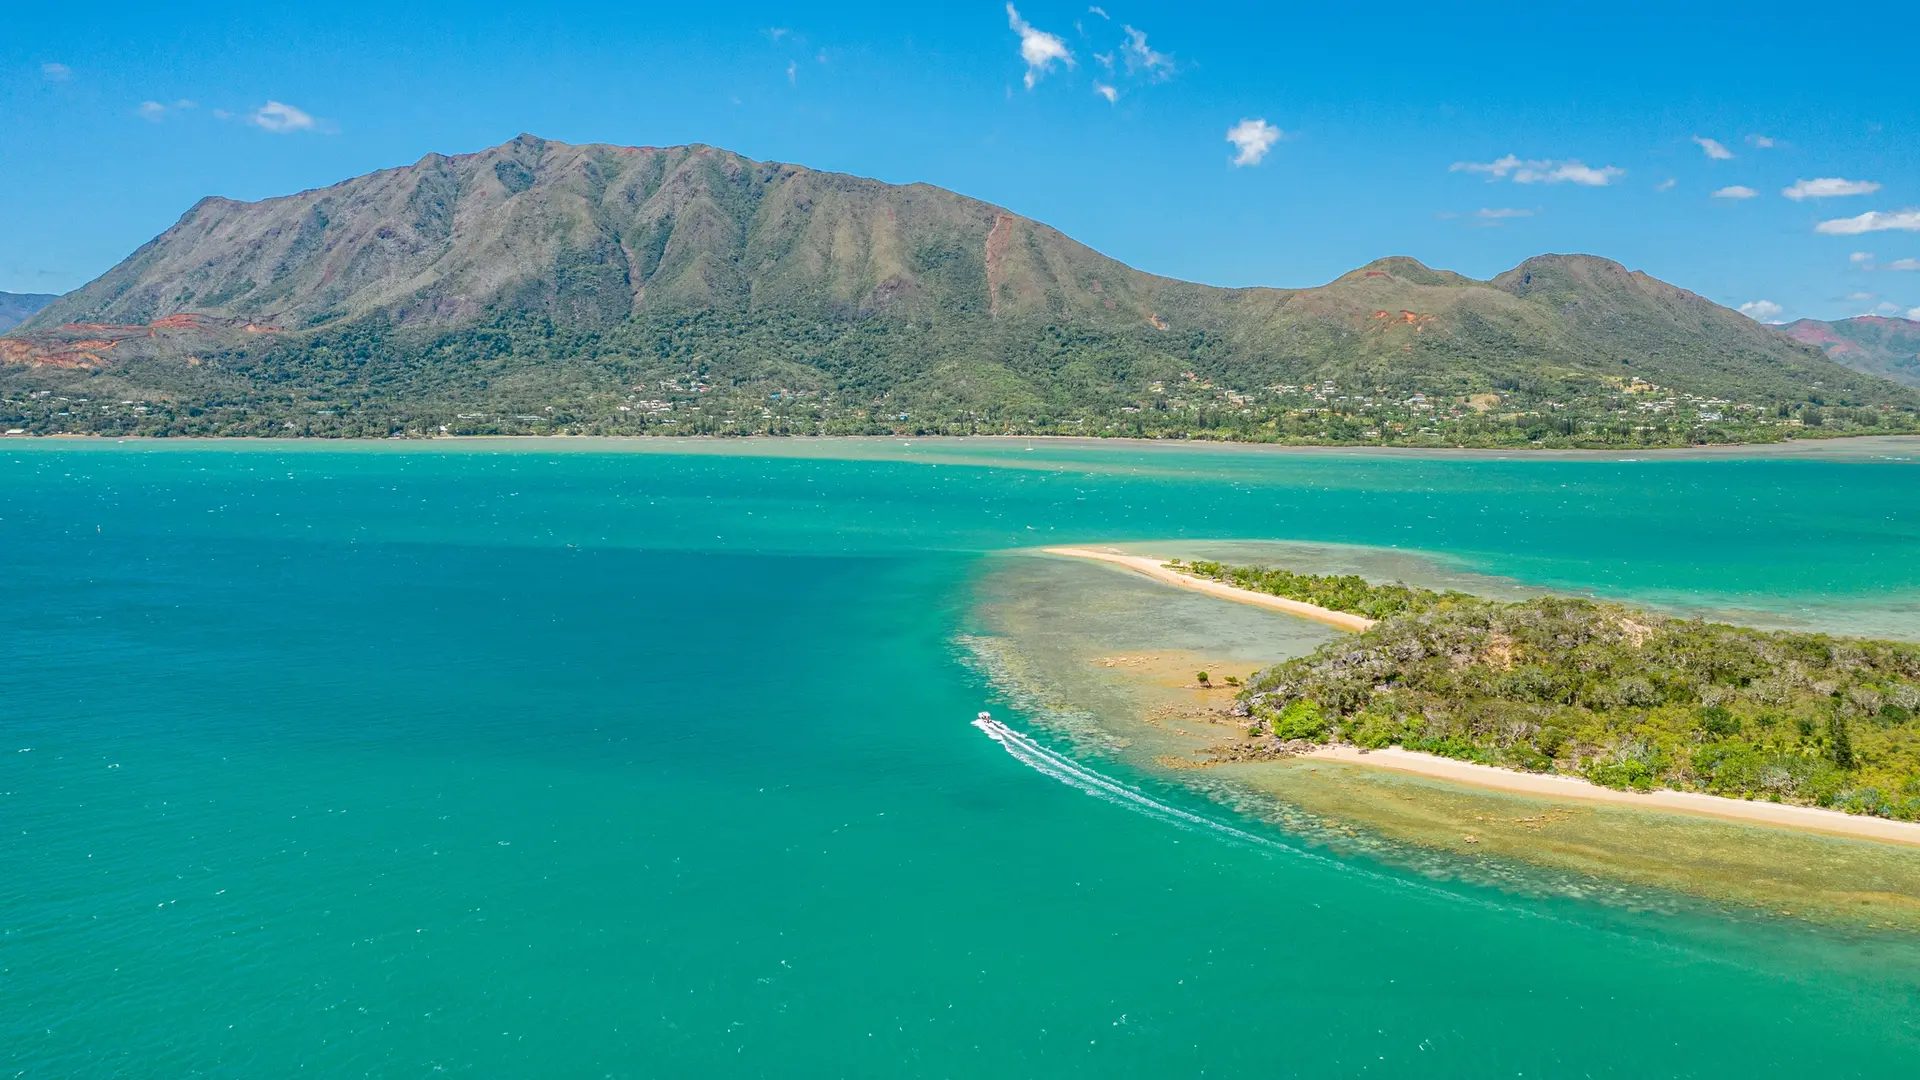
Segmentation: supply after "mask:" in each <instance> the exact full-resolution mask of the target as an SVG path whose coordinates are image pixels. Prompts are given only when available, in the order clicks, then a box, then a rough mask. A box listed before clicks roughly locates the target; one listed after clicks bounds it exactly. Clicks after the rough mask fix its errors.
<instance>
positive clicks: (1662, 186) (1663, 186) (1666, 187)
mask: <svg viewBox="0 0 1920 1080" xmlns="http://www.w3.org/2000/svg"><path fill="white" fill-rule="evenodd" d="M1679 182H1680V181H1678V180H1675V179H1674V178H1673V177H1671V176H1669V177H1667V178H1666V179H1665V180H1662V181H1660V182H1659V183H1657V184H1655V185H1653V190H1655V191H1672V190H1673V185H1675V184H1677V183H1679Z"/></svg>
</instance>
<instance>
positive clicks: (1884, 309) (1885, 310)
mask: <svg viewBox="0 0 1920 1080" xmlns="http://www.w3.org/2000/svg"><path fill="white" fill-rule="evenodd" d="M1873 310H1875V311H1877V312H1879V313H1880V314H1882V315H1891V314H1893V313H1894V312H1896V311H1899V310H1900V305H1899V304H1896V303H1894V302H1893V301H1891V300H1882V301H1881V302H1880V303H1878V304H1875V305H1874V308H1873Z"/></svg>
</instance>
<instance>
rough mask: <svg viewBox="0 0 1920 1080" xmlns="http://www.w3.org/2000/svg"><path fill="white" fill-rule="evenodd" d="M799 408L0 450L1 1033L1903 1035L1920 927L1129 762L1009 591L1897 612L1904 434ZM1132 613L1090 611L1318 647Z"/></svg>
mask: <svg viewBox="0 0 1920 1080" xmlns="http://www.w3.org/2000/svg"><path fill="white" fill-rule="evenodd" d="M816 446H817V447H818V449H817V450H816V448H815V447H816ZM767 449H768V448H767V446H766V444H747V445H740V444H733V445H728V446H721V447H715V446H712V445H705V444H703V445H698V446H691V447H684V446H683V447H675V446H672V445H664V444H654V445H650V446H648V447H645V448H642V449H639V450H634V449H630V448H626V447H617V446H608V445H605V444H584V445H574V446H564V447H560V446H555V445H553V444H546V445H541V444H514V445H509V446H504V447H502V446H498V445H490V444H481V445H473V444H466V445H455V446H441V445H436V446H431V447H426V448H418V447H398V448H389V447H324V446H323V447H314V446H297V447H284V446H271V445H248V446H239V447H205V446H192V445H159V446H154V445H132V444H128V445H121V446H116V445H111V444H96V443H73V444H62V445H48V444H44V443H32V444H27V443H8V444H4V445H0V560H3V561H0V565H4V567H5V569H6V576H5V580H4V585H5V589H6V593H5V597H6V607H5V615H6V617H5V619H4V620H3V621H0V743H4V746H0V749H3V750H4V751H5V753H4V754H0V868H4V873H3V874H0V1064H4V1065H5V1066H7V1067H8V1069H7V1074H8V1075H15V1074H17V1075H21V1076H34V1077H67V1076H169V1077H171V1076H182V1075H225V1076H237V1075H249V1076H251V1075H285V1074H291V1073H294V1072H296V1071H301V1072H305V1073H307V1074H309V1075H325V1076H331V1075H380V1076H399V1075H420V1074H426V1073H430V1072H434V1071H442V1070H444V1071H449V1072H463V1073H466V1074H469V1075H542V1076H589V1075H591V1076H608V1075H611V1076H715V1075H721V1076H748V1075H752V1076H759V1075H780V1076H793V1075H863V1076H930V1077H933V1076H940V1077H951V1076H980V1077H1001V1076H1051V1075H1067V1074H1074V1075H1101V1076H1166V1075H1198V1074H1201V1073H1206V1074H1208V1075H1249V1076H1254V1075H1257V1076H1275V1075H1283V1076H1285V1075H1297V1076H1313V1077H1321V1076H1341V1075H1383V1076H1408V1075H1420V1076H1459V1077H1481V1076H1491V1075H1524V1076H1569V1075H1580V1076H1633V1077H1643V1076H1757V1075H1784V1074H1790V1073H1794V1072H1812V1071H1814V1070H1816V1069H1817V1070H1818V1071H1819V1074H1820V1075H1823V1076H1853V1075H1876V1076H1878V1075H1890V1074H1894V1073H1897V1072H1899V1071H1902V1070H1904V1069H1905V1068H1907V1067H1910V1065H1911V1063H1912V1062H1913V1061H1914V1060H1920V1028H1917V1027H1916V1019H1915V1018H1916V1016H1917V1015H1920V1013H1916V1005H1920V974H1917V973H1920V963H1917V962H1916V961H1920V951H1916V949H1915V948H1914V946H1913V945H1912V938H1911V937H1910V936H1909V935H1908V934H1905V933H1901V932H1894V931H1885V930H1874V929H1869V928H1843V927H1836V926H1832V925H1826V924H1821V923H1817V922H1808V921H1805V920H1802V919H1798V918H1787V917H1763V915H1762V914H1761V913H1756V912H1754V911H1752V910H1751V909H1749V908H1746V907H1741V906H1739V905H1728V906H1726V907H1725V908H1724V909H1723V908H1722V907H1720V906H1717V905H1715V904H1712V903H1708V902H1705V901H1698V900H1696V899H1692V898H1687V897H1679V898H1669V897H1668V896H1667V894H1665V893H1663V892H1661V891H1660V890H1659V889H1658V888H1655V887H1653V886H1650V885H1647V884H1646V883H1638V884H1635V883H1631V882H1629V883H1626V884H1624V885H1622V886H1621V888H1623V889H1626V890H1627V893H1626V894H1623V895H1626V899H1625V900H1619V899H1617V898H1611V897H1604V896H1591V895H1584V894H1583V893H1581V891H1580V890H1577V889H1567V888H1564V887H1561V886H1563V885H1564V884H1565V883H1566V882H1567V881H1571V880H1573V877H1574V875H1572V874H1571V872H1566V873H1562V874H1560V876H1558V877H1555V876H1553V874H1552V873H1549V872H1547V871H1530V870H1528V869H1526V868H1525V867H1518V868H1515V867H1514V866H1510V865H1509V864H1507V863H1504V862H1502V861H1500V860H1499V859H1483V858H1480V857H1479V856H1466V855H1455V854H1449V853H1448V852H1447V851H1446V850H1444V849H1443V848H1440V847H1423V846H1422V845H1420V844H1419V843H1418V842H1417V840H1418V837H1411V836H1408V835H1393V834H1391V833H1388V832H1379V831H1369V830H1367V829H1358V830H1346V829H1342V828H1339V827H1330V826H1329V825H1328V824H1327V823H1326V820H1325V819H1326V817H1327V815H1325V814H1322V813H1315V812H1310V811H1308V810H1300V811H1299V812H1297V813H1293V815H1292V816H1289V812H1287V807H1288V806H1289V805H1290V804H1288V802H1287V799H1286V793H1285V792H1268V793H1266V794H1265V795H1264V796H1262V797H1259V798H1256V797H1255V796H1254V795H1247V796H1245V801H1244V804H1237V803H1236V802H1235V799H1236V798H1240V797H1241V796H1236V795H1233V794H1231V793H1229V792H1228V791H1226V790H1225V789H1221V788H1217V787H1210V786H1209V785H1208V784H1206V783H1202V784H1195V783H1192V782H1189V780H1187V779H1185V778H1183V776H1180V775H1173V774H1163V773H1162V772H1159V771H1156V769H1155V768H1154V767H1153V766H1152V762H1151V755H1148V756H1147V757H1130V756H1129V753H1128V750H1129V747H1128V746H1121V745H1118V744H1117V742H1116V736H1115V734H1114V731H1115V728H1114V727H1113V725H1112V723H1110V722H1109V723H1105V724H1102V723H1100V722H1097V721H1099V720H1101V719H1102V717H1101V716H1099V715H1097V714H1100V713H1101V712H1102V711H1103V710H1110V711H1111V712H1112V713H1113V715H1114V716H1118V715H1120V713H1122V712H1124V711H1125V710H1126V709H1128V708H1133V707H1135V706H1137V704H1138V700H1139V699H1138V697H1137V695H1135V694H1134V692H1132V691H1127V690H1124V689H1115V688H1114V687H1115V685H1116V684H1113V683H1110V682H1105V681H1102V677H1101V676H1100V675H1098V673H1097V672H1096V673H1095V674H1094V675H1093V676H1092V677H1089V678H1086V679H1082V680H1081V681H1080V682H1079V683H1078V684H1077V685H1078V686H1079V687H1080V689H1077V690H1076V689H1073V688H1072V687H1071V686H1070V685H1068V684H1069V683H1071V682H1072V679H1073V678H1074V676H1072V675H1071V673H1072V672H1074V671H1078V670H1081V669H1079V668H1075V667H1074V666H1073V665H1071V664H1066V663H1055V662H1049V661H1047V660H1046V659H1045V654H1046V650H1047V647H1048V646H1047V641H1048V640H1049V639H1048V637H1047V635H1041V636H1040V637H1039V638H1033V637H1028V638H1027V639H1025V641H1024V642H1022V641H1019V640H1016V639H1015V638H1013V637H1009V636H1007V635H1005V634H1003V633H1001V632H1000V631H1001V630H1004V629H1005V626H1006V623H1005V617H1006V615H1007V613H1009V612H1015V613H1017V612H1018V611H1019V609H1020V605H1019V603H1018V602H1017V601H1018V597H1009V596H1008V595H1007V594H1006V593H1005V591H1004V590H1002V591H999V592H996V591H995V590H996V588H997V587H998V586H997V585H996V583H999V584H1000V585H1004V583H1005V582H1006V581H1008V580H1013V579H1009V578H1007V577H1005V576H1004V575H1005V574H1006V573H1007V572H1008V571H1007V567H1008V566H1010V565H1013V564H1014V562H1015V561H1017V560H1021V559H1027V560H1029V562H1030V563H1031V564H1034V565H1041V564H1044V563H1046V561H1045V560H1040V559H1036V558H1031V557H1029V556H1020V555H1009V554H1003V553H1004V552H1007V551H1009V550H1010V549H1020V548H1029V547H1033V546H1038V545H1042V544H1048V543H1061V542H1126V541H1153V542H1157V543H1164V544H1169V545H1174V544H1179V543H1183V542H1190V543H1195V544H1202V545H1204V543H1205V542H1209V541H1212V542H1219V541H1251V540H1275V539H1280V540H1289V541H1295V542H1302V543H1306V544H1309V545H1313V546H1312V547H1311V548H1309V549H1303V550H1302V557H1303V558H1306V557H1312V558H1321V559H1325V560H1327V565H1334V564H1338V563H1340V562H1341V560H1348V561H1360V562H1366V561H1368V560H1383V559H1384V560H1389V561H1394V560H1399V561H1398V562H1396V563H1395V565H1401V566H1405V567H1407V568H1408V569H1407V574H1408V575H1418V574H1420V573H1429V574H1433V575H1437V576H1448V575H1453V576H1462V577H1471V578H1472V579H1473V580H1475V581H1480V582H1483V583H1486V584H1488V585H1489V587H1499V588H1510V589H1514V590H1519V591H1524V590H1525V589H1527V588H1530V587H1548V588H1555V589H1567V590H1577V591H1592V592H1596V593H1600V594H1603V595H1610V596H1623V597H1629V598H1635V599H1639V600H1641V601H1644V602H1651V603H1658V604H1663V605H1668V606H1675V607H1681V608H1689V609H1692V610H1711V611H1722V612H1737V613H1742V617H1750V618H1753V619H1755V620H1757V621H1774V622H1780V623H1787V624H1794V625H1803V626H1811V627H1818V628H1822V629H1829V630H1835V631H1840V632H1848V631H1851V632H1860V633H1867V632H1872V633H1887V634H1900V635H1903V636H1920V500H1916V499H1915V498H1913V492H1914V491H1915V480H1916V477H1920V473H1917V472H1916V471H1915V469H1914V467H1913V465H1912V464H1911V460H1912V458H1911V455H1910V454H1908V456H1907V457H1906V458H1905V459H1904V460H1903V459H1902V457H1901V455H1902V454H1904V453H1907V452H1906V451H1905V450H1904V449H1902V448H1901V447H1899V446H1895V447H1894V448H1893V449H1892V450H1891V451H1888V452H1877V453H1876V454H1874V455H1867V456H1862V457H1860V459H1859V460H1828V459H1822V458H1820V457H1817V456H1816V457H1800V456H1783V457H1760V458H1728V457H1713V456H1707V457H1701V458H1691V459H1660V460H1654V461H1638V462H1620V461H1608V460H1595V459H1561V460H1518V461H1516V460H1505V459H1499V458H1490V457H1472V458H1449V459H1427V458H1418V457H1378V456H1376V457H1368V456H1359V455H1305V454H1278V453H1257V452H1248V451H1237V450H1219V449H1209V448H1160V447H1148V448H1141V447H1086V446H1080V445H1073V444H1048V443H1041V444H1037V445H1036V446H1035V448H1034V449H1031V450H1029V449H1027V448H1026V446H1025V445H1024V444H1020V443H1017V442H999V443H966V444H953V443H944V444H943V443H921V444H914V445H912V446H904V447H903V446H898V445H897V444H893V443H886V442H876V443H866V444H814V445H808V444H780V445H778V446H777V447H774V448H771V450H772V452H763V451H765V450H767ZM815 453H817V454H819V455H821V456H809V455H810V454H815ZM1380 549H1390V550H1386V551H1384V552H1383V551H1382V550H1380ZM1396 551H1397V554H1396ZM1422 567H1424V568H1426V569H1424V570H1422V569H1420V568H1422ZM1084 569H1086V568H1081V567H1074V570H1076V571H1079V570H1084ZM1061 572H1062V573H1064V572H1066V571H1061ZM1099 572H1101V573H1105V571H1099ZM1489 579H1491V580H1489ZM1111 585H1112V582H1110V581H1109V582H1105V583H1104V584H1103V585H1102V586H1101V587H1100V588H1098V589H1094V588H1089V589H1088V590H1086V591H1084V592H1083V593H1082V595H1083V596H1085V597H1087V598H1088V599H1087V603H1088V604H1097V603H1102V602H1109V601H1101V600H1099V599H1098V597H1100V596H1110V597H1111V596H1121V595H1124V594H1123V593H1120V592H1113V591H1111V589H1109V588H1108V586H1111ZM1114 587H1115V588H1117V587H1118V586H1114ZM1140 587H1142V588H1144V587H1146V584H1145V583H1141V586H1140ZM1196 599H1199V598H1196ZM1113 602H1117V601H1113ZM1219 607H1225V605H1219ZM1156 610H1164V611H1166V612H1169V614H1167V615H1165V616H1164V617H1163V620H1162V622H1161V623H1160V624H1158V625H1151V626H1149V625H1141V626H1139V627H1133V628H1125V629H1123V630H1122V631H1121V632H1119V633H1117V634H1116V636H1115V637H1114V639H1113V642H1114V645H1115V648H1116V650H1118V651H1116V652H1115V654H1114V655H1122V654H1124V653H1125V652H1126V650H1127V649H1135V651H1136V652H1150V651H1154V650H1169V651H1172V650H1178V649H1180V648H1190V650H1191V651H1194V652H1196V653H1200V654H1209V655H1213V656H1217V657H1218V658H1219V659H1220V660H1231V661H1234V662H1241V661H1257V660H1259V659H1261V657H1262V655H1263V654H1264V651H1266V650H1271V649H1275V648H1281V649H1297V648H1309V647H1311V645H1312V644H1313V641H1314V640H1315V637H1314V635H1316V634H1319V633H1321V631H1318V630H1317V629H1313V628H1306V629H1301V628H1300V626H1299V624H1288V625H1286V626H1285V627H1284V628H1276V627H1281V624H1280V623H1278V622H1277V621H1275V620H1271V619H1265V620H1253V621H1239V622H1236V621H1234V619H1235V618H1236V617H1235V616H1226V615H1220V616H1217V617H1215V616H1212V615H1206V614H1204V613H1201V614H1179V613H1178V612H1180V611H1186V612H1190V613H1191V612H1193V611H1194V610H1196V609H1185V608H1179V609H1176V608H1171V607H1170V608H1164V609H1156ZM1029 614H1031V612H1029ZM1250 614H1258V613H1250ZM1098 622H1099V620H1097V619H1092V620H1089V619H1084V618H1083V619H1082V620H1081V621H1080V622H1079V623H1078V624H1077V625H1079V626H1082V627H1085V626H1092V625H1097V624H1098ZM1136 632H1137V634H1138V635H1139V639H1138V640H1137V641H1134V642H1131V643H1130V642H1129V641H1128V638H1127V635H1128V633H1136ZM1070 636H1071V635H1069V634H1067V633H1066V631H1065V630H1064V629H1063V630H1062V631H1061V633H1060V634H1058V635H1054V639H1055V640H1056V644H1057V645H1058V648H1059V649H1060V650H1062V655H1064V654H1065V652H1067V651H1071V648H1074V647H1078V646H1075V645H1073V643H1072V642H1071V641H1070V640H1068V639H1069V638H1070ZM1183 641H1185V643H1186V644H1185V645H1183V644H1182V642H1183ZM1135 646H1138V648H1137V649H1136V648H1135ZM1184 659H1185V658H1184V657H1175V658H1173V659H1170V660H1168V661H1167V663H1169V664H1173V663H1183V662H1184ZM1021 665H1026V666H1027V667H1028V668H1029V669H1030V670H1031V671H1043V670H1044V671H1052V672H1056V673H1067V674H1063V675H1058V676H1056V677H1055V681H1053V682H1050V683H1046V690H1045V693H1041V694H1037V695H1033V694H1028V693H1027V692H1026V691H1025V690H1023V689H1022V687H1023V686H1029V685H1032V683H1031V682H1027V683H1023V682H1022V680H1021V678H1019V677H1018V672H1017V671H1015V672H1012V673H1011V674H1010V670H1011V668H1018V667H1020V666H1021ZM1010 666H1011V668H1010ZM1088 670H1092V669H1088ZM1100 670H1105V669H1100ZM1062 679H1064V680H1066V682H1061V681H1060V680H1062ZM1062 686H1066V687H1067V688H1066V689H1061V687H1062ZM1047 694H1052V695H1054V696H1055V697H1057V698H1061V699H1063V700H1061V701H1054V702H1049V701H1047V700H1044V698H1045V697H1046V696H1047ZM1103 694H1104V695H1107V696H1106V697H1104V698H1103V697H1102V695H1103ZM1067 698H1071V699H1073V700H1072V701H1066V700H1064V699H1067ZM1170 700H1171V699H1170ZM1103 702H1105V704H1103ZM1061 704H1068V705H1071V706H1072V708H1068V709H1064V710H1062V709H1057V708H1055V707H1054V706H1057V705H1061ZM982 708H986V709H991V710H993V711H994V713H995V715H996V716H997V717H998V718H1000V719H1002V720H1005V721H1006V722H1007V723H1008V724H1009V725H1010V726H1011V733H1010V735H1011V738H1003V739H999V740H996V739H995V738H991V737H989V735H988V733H986V732H983V731H982V730H980V729H979V728H977V727H975V726H974V725H973V723H972V722H971V721H972V720H973V718H974V715H975V713H977V712H978V711H979V710H980V709H982ZM1075 709H1078V710H1079V711H1080V712H1082V713H1086V714H1088V716H1083V717H1082V718H1081V720H1079V721H1076V720H1075V719H1074V715H1073V713H1074V710H1075ZM1105 719H1107V720H1109V721H1111V719H1112V717H1106V718H1105ZM1171 723H1172V724H1174V725H1176V726H1177V725H1178V724H1179V723H1180V721H1178V720H1177V719H1176V720H1173V721H1171ZM1122 738H1124V736H1122ZM1256 794H1257V793H1256ZM1308 794H1310V793H1308ZM1301 797H1302V798H1306V797H1307V796H1306V795H1302V796H1301ZM1349 831H1351V832H1352V833H1353V835H1348V833H1349ZM1635 890H1637V891H1635Z"/></svg>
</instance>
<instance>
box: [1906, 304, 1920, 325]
mask: <svg viewBox="0 0 1920 1080" xmlns="http://www.w3.org/2000/svg"><path fill="white" fill-rule="evenodd" d="M1907 318H1909V319H1912V320H1913V321H1914V322H1920V307H1917V308H1908V309H1907Z"/></svg>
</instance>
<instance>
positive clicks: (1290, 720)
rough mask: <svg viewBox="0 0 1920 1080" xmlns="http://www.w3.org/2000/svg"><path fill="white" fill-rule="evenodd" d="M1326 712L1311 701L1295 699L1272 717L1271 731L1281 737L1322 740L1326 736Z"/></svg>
mask: <svg viewBox="0 0 1920 1080" xmlns="http://www.w3.org/2000/svg"><path fill="white" fill-rule="evenodd" d="M1327 727H1328V724H1327V714H1326V713H1325V712H1324V711H1323V710H1322V709H1321V708H1320V706H1319V705H1317V704H1315V703H1314V702H1311V701H1296V702H1294V703H1293V704H1291V705H1288V706H1287V707H1286V708H1284V709H1282V710H1280V715H1278V716H1276V717H1274V718H1273V733H1274V734H1275V735H1276V736H1278V737H1280V738H1282V739H1306V740H1307V741H1309V742H1322V741H1324V740H1325V739H1326V737H1327Z"/></svg>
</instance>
